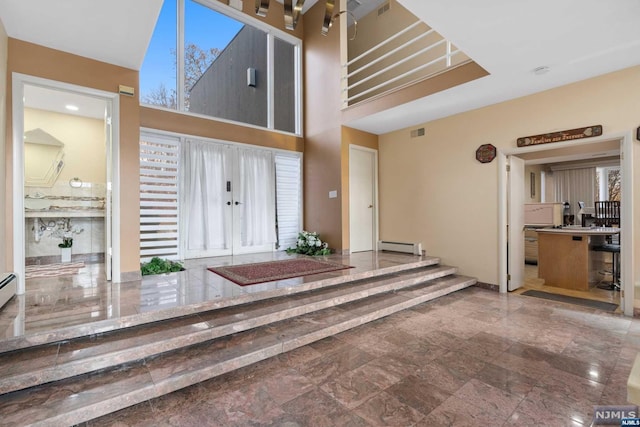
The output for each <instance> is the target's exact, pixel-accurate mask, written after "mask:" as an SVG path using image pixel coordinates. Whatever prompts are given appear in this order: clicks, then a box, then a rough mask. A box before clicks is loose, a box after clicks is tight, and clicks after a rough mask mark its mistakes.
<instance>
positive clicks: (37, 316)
mask: <svg viewBox="0 0 640 427" xmlns="http://www.w3.org/2000/svg"><path fill="white" fill-rule="evenodd" d="M283 258H291V255H287V254H286V253H284V252H274V253H259V254H247V255H240V256H228V257H216V258H201V259H194V260H187V262H185V267H186V270H185V271H182V272H179V273H175V274H169V275H155V276H145V277H143V278H142V280H136V281H132V282H126V283H111V282H107V281H106V280H105V275H104V267H103V264H86V266H85V267H84V268H82V269H80V271H79V273H78V274H75V275H69V276H59V277H49V278H34V279H29V280H27V283H26V293H25V295H21V296H17V297H14V298H13V299H12V300H11V301H10V302H9V303H8V304H7V305H5V306H4V307H3V308H0V350H2V348H3V345H2V340H3V339H11V338H14V337H23V336H29V337H33V335H40V336H46V338H47V339H50V338H53V337H54V335H59V337H60V339H65V338H66V336H65V335H63V334H62V332H61V331H62V330H67V331H70V333H73V330H74V329H80V328H83V330H85V331H86V332H87V333H92V330H91V329H92V328H93V329H94V330H95V331H99V330H109V329H113V328H117V327H127V326H131V325H132V324H136V323H135V322H136V321H137V319H144V320H145V321H154V320H162V319H165V318H167V317H174V316H179V315H184V314H192V313H193V312H197V311H201V310H206V309H212V308H216V306H217V304H223V303H225V301H228V300H242V301H243V302H249V301H252V300H255V299H260V298H261V297H262V296H263V295H265V293H269V292H271V293H274V292H275V293H277V292H278V290H279V289H283V288H289V287H301V286H304V285H306V284H308V283H310V282H313V281H316V280H319V279H331V278H340V277H342V276H350V275H353V274H362V273H364V275H366V274H368V273H369V272H373V271H374V270H376V269H379V268H383V267H393V266H397V265H400V264H406V263H413V262H416V261H419V260H420V259H422V258H420V257H416V256H413V255H405V254H397V253H378V252H361V253H356V254H351V255H331V256H328V257H327V258H328V259H330V260H333V261H337V262H341V263H343V264H346V265H350V266H353V267H354V268H350V269H345V270H339V271H335V272H329V273H324V274H316V275H313V276H303V277H297V278H293V279H287V280H280V281H274V282H267V283H260V284H256V285H251V286H245V287H242V286H238V285H236V284H235V283H233V282H231V281H229V280H226V279H224V278H222V277H220V276H218V275H216V274H214V273H211V272H210V271H208V270H207V267H211V266H217V265H234V264H245V263H252V262H265V261H271V260H276V259H283Z"/></svg>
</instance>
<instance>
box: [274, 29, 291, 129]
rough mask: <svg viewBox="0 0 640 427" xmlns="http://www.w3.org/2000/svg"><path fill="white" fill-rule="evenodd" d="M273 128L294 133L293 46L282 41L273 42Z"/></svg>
mask: <svg viewBox="0 0 640 427" xmlns="http://www.w3.org/2000/svg"><path fill="white" fill-rule="evenodd" d="M273 51H274V61H273V62H274V70H273V72H274V76H273V77H274V91H273V92H274V98H275V99H274V118H273V119H274V127H275V128H276V129H278V130H283V131H287V132H295V131H296V113H295V111H296V74H295V62H294V61H295V46H294V45H292V44H291V43H287V42H286V41H284V40H280V39H279V38H277V37H276V38H275V40H274V49H273Z"/></svg>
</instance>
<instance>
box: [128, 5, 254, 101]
mask: <svg viewBox="0 0 640 427" xmlns="http://www.w3.org/2000/svg"><path fill="white" fill-rule="evenodd" d="M176 16H177V12H176V0H165V1H164V4H163V5H162V10H161V11H160V16H159V17H158V21H157V23H156V27H155V30H154V32H153V36H152V38H151V41H150V43H149V47H148V49H147V53H146V55H145V58H144V62H143V64H142V69H141V70H140V94H141V97H144V95H145V94H147V93H149V92H151V91H153V90H155V89H157V88H158V87H159V86H160V85H164V87H165V88H166V89H167V90H174V91H175V90H176V64H175V61H176V58H175V49H176V39H177V36H176V32H177V30H176V28H177V23H176V19H177V18H176ZM185 16H186V17H187V20H188V22H187V24H186V25H185V36H184V39H185V40H184V41H185V45H188V44H189V43H193V44H195V45H197V46H199V47H201V48H202V49H209V48H217V49H219V50H223V49H224V48H225V47H226V46H227V44H229V42H230V41H231V40H232V39H233V38H234V37H235V35H236V34H237V33H238V31H240V29H241V28H242V26H243V24H242V23H241V22H238V21H236V20H234V19H232V18H229V17H227V16H225V15H223V14H221V13H218V12H216V11H214V10H212V9H209V8H207V7H205V6H202V5H200V4H197V3H195V2H193V1H191V0H186V1H185Z"/></svg>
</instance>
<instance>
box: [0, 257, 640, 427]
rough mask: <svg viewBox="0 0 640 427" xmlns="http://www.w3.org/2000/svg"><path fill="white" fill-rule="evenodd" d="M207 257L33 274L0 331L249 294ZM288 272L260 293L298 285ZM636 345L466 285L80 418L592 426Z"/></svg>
mask: <svg viewBox="0 0 640 427" xmlns="http://www.w3.org/2000/svg"><path fill="white" fill-rule="evenodd" d="M274 256H278V255H274ZM262 260H266V259H264V255H262V256H245V257H241V258H238V257H236V258H235V259H231V258H229V259H226V260H225V259H219V260H218V261H219V262H220V263H222V264H225V263H227V264H228V263H236V262H257V261H262ZM402 262H406V260H405V261H403V258H402V257H397V258H396V257H392V256H390V257H389V256H382V257H378V256H377V255H375V256H374V255H372V254H367V255H360V256H352V257H351V258H348V263H350V264H352V265H356V268H355V269H350V270H344V271H343V272H346V273H340V274H349V273H348V272H353V271H362V270H366V269H372V268H379V267H380V266H387V265H393V264H397V263H402ZM208 265H211V260H199V261H194V262H192V263H191V264H190V265H189V269H188V270H187V271H186V272H183V273H181V274H178V275H175V276H171V277H169V276H162V277H159V278H158V277H155V278H151V277H150V278H145V279H143V280H141V281H136V282H131V283H126V284H120V285H111V286H109V285H107V284H106V282H105V281H104V280H103V279H102V272H101V270H100V267H98V266H95V265H88V266H87V267H86V269H85V270H84V271H83V272H82V274H79V275H77V276H73V277H64V278H56V279H46V280H34V281H33V282H31V283H30V284H29V285H28V292H27V295H26V296H25V297H23V298H21V299H17V300H16V299H14V301H12V302H11V303H10V305H9V306H6V307H5V308H4V309H3V310H0V328H2V329H1V330H2V331H3V332H4V333H5V337H6V338H9V337H13V336H15V335H20V334H26V335H29V334H32V333H34V334H35V333H39V332H43V331H55V330H56V328H70V327H71V328H72V327H73V326H74V325H76V326H78V327H82V325H86V324H92V322H97V323H100V322H108V321H110V320H112V319H117V318H125V317H127V316H144V315H149V313H151V314H152V315H154V314H155V313H161V312H166V311H167V310H169V311H170V310H175V309H177V308H180V307H185V306H187V305H189V304H201V303H203V301H209V300H211V299H214V300H215V299H216V298H225V297H234V296H235V295H241V294H246V293H248V292H251V290H250V289H248V288H240V287H238V286H236V285H230V284H229V283H226V282H225V281H221V280H219V279H218V278H216V277H215V275H213V274H212V273H209V272H207V271H206V269H205V267H206V266H208ZM296 280H297V282H296ZM296 280H294V281H293V282H287V283H278V282H274V283H272V284H270V285H265V289H263V290H269V289H273V288H277V287H278V286H290V285H291V284H292V283H293V284H294V285H295V283H298V284H300V283H304V279H296ZM639 349H640V320H638V319H631V318H627V317H623V316H620V315H618V314H608V313H603V312H598V311H595V310H591V309H586V308H582V307H577V306H570V305H565V304H561V303H555V302H551V301H545V300H540V299H536V298H531V297H525V296H521V295H516V294H513V293H512V294H507V295H502V294H498V293H495V292H491V291H486V290H482V289H479V288H475V287H474V288H469V289H466V290H463V291H460V292H457V293H455V294H452V295H449V296H446V297H443V298H439V299H438V300H435V301H432V302H429V303H425V304H423V305H421V306H418V307H416V308H414V309H412V310H407V311H405V312H402V313H398V314H395V315H392V316H389V317H387V318H385V319H382V320H379V321H375V322H373V323H370V324H367V325H363V326H361V327H359V328H356V329H353V330H351V331H348V332H345V333H342V334H340V335H337V336H335V337H333V338H330V339H325V340H323V341H320V342H318V343H315V344H312V345H309V346H306V347H302V348H300V349H297V350H295V351H293V352H290V353H287V354H284V355H281V356H279V357H277V358H274V359H271V360H267V361H264V362H260V363H258V364H255V365H252V366H249V367H247V368H243V369H240V370H238V371H236V372H233V373H230V374H227V375H224V376H223V377H219V378H217V379H213V380H209V381H206V382H203V383H200V384H198V385H196V386H192V387H189V388H186V389H183V390H181V391H178V392H175V393H172V394H170V395H167V396H165V397H162V398H159V399H155V400H152V401H149V402H145V403H143V404H140V405H137V406H134V407H131V408H128V409H125V410H122V411H120V412H117V413H114V414H111V415H109V416H106V417H102V418H99V419H96V420H93V421H91V422H89V423H86V424H87V425H89V426H103V425H104V426H125V425H131V426H133V425H139V426H186V425H189V426H196V425H197V426H270V425H271V426H282V427H285V426H286V427H295V426H314V427H315V426H381V425H390V426H411V425H416V426H440V425H445V426H446V425H456V426H457V425H460V426H464V425H469V426H501V425H522V426H532V425H541V426H564V425H569V426H580V425H590V423H591V418H592V413H593V405H598V404H616V405H619V404H625V403H626V380H627V377H628V375H629V372H630V370H631V365H632V363H633V360H634V358H635V356H636V354H637V352H638V350H639Z"/></svg>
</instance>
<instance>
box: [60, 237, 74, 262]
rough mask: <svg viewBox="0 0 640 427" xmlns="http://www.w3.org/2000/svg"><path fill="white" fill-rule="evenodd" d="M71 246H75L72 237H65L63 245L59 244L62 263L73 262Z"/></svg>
mask: <svg viewBox="0 0 640 427" xmlns="http://www.w3.org/2000/svg"><path fill="white" fill-rule="evenodd" d="M71 246H73V238H72V237H63V238H62V243H58V247H59V248H60V255H61V257H62V259H61V261H62V262H71Z"/></svg>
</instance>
